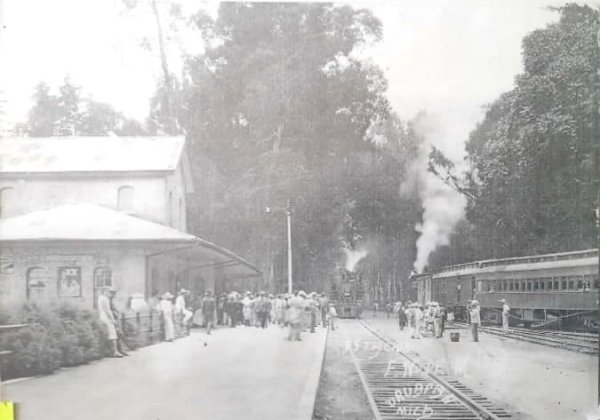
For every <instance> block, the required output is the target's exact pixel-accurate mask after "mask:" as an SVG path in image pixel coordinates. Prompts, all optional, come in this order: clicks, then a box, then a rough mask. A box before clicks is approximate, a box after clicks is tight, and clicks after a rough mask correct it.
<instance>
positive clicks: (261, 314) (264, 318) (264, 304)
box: [254, 292, 271, 328]
mask: <svg viewBox="0 0 600 420" xmlns="http://www.w3.org/2000/svg"><path fill="white" fill-rule="evenodd" d="M254 310H255V311H256V318H257V322H258V324H259V325H260V327H261V328H267V322H268V320H269V313H270V312H271V301H270V300H269V299H267V297H266V293H265V292H260V293H259V296H258V297H257V298H256V300H255V301H254Z"/></svg>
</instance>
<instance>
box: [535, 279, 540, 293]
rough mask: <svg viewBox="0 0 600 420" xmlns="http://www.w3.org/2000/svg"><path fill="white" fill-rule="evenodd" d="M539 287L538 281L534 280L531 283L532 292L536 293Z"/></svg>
mask: <svg viewBox="0 0 600 420" xmlns="http://www.w3.org/2000/svg"><path fill="white" fill-rule="evenodd" d="M539 287H540V283H539V281H538V280H535V281H534V282H533V290H534V291H536V290H538V289H539Z"/></svg>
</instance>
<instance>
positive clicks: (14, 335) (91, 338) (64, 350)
mask: <svg viewBox="0 0 600 420" xmlns="http://www.w3.org/2000/svg"><path fill="white" fill-rule="evenodd" d="M8 309H9V308H7V309H5V311H6V312H3V313H2V314H0V319H1V320H2V322H3V323H7V322H12V323H26V324H28V326H27V327H26V328H23V329H21V330H18V331H15V332H11V333H6V334H3V335H1V336H0V348H1V349H3V350H9V351H11V352H12V354H11V355H9V356H8V357H7V359H6V363H4V364H3V369H2V375H3V378H12V377H20V376H32V375H40V374H48V373H51V372H53V371H54V370H56V369H58V368H59V367H61V366H75V365H80V364H84V363H88V362H90V361H92V360H96V359H99V358H101V357H103V356H105V355H107V354H108V352H109V346H108V340H107V337H106V334H105V332H104V330H103V328H102V327H101V325H100V323H99V321H98V320H97V318H96V316H95V314H94V313H93V312H91V311H89V310H87V309H82V308H80V307H78V306H75V305H72V304H69V303H54V304H36V303H28V304H25V305H24V306H22V307H20V308H12V309H11V310H8Z"/></svg>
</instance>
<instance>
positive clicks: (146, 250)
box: [0, 137, 260, 307]
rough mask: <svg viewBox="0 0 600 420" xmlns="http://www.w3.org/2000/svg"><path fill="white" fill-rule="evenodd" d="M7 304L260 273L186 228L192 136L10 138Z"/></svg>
mask: <svg viewBox="0 0 600 420" xmlns="http://www.w3.org/2000/svg"><path fill="white" fill-rule="evenodd" d="M0 142H1V148H2V150H3V154H2V156H0V304H2V305H6V304H18V303H22V302H25V301H27V300H38V301H48V300H54V299H67V300H70V301H73V302H78V303H81V304H84V305H85V306H89V307H93V306H94V305H95V301H96V297H97V295H98V293H99V291H100V290H101V289H102V288H103V287H105V286H111V287H115V288H116V289H117V290H118V291H119V293H118V297H119V298H120V299H121V300H125V299H127V298H128V296H131V294H133V293H143V294H144V295H145V296H146V298H149V297H150V296H152V295H153V294H155V293H162V292H165V291H170V292H171V293H174V292H176V291H177V290H178V289H180V288H182V287H183V288H186V289H188V290H191V291H192V293H194V294H195V293H201V292H203V291H205V290H213V291H216V292H220V291H222V290H224V288H225V282H226V281H227V280H228V279H230V280H234V279H253V278H256V277H257V276H259V275H260V272H259V270H258V269H257V268H256V267H255V266H254V265H252V264H251V263H250V262H248V261H246V260H244V259H243V258H241V257H240V256H238V255H236V254H234V253H233V252H231V251H229V250H227V249H225V248H223V247H220V246H218V245H216V244H213V243H211V242H208V241H206V240H203V239H201V238H198V237H196V236H194V235H192V234H190V233H187V232H186V224H187V223H186V220H187V214H186V197H187V195H188V194H190V193H192V192H193V191H194V190H193V185H192V176H191V168H190V162H189V158H188V155H187V151H186V147H185V139H184V138H183V137H69V138H19V139H4V140H1V141H0Z"/></svg>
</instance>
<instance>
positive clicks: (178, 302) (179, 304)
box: [175, 289, 194, 328]
mask: <svg viewBox="0 0 600 420" xmlns="http://www.w3.org/2000/svg"><path fill="white" fill-rule="evenodd" d="M189 293H190V292H188V291H187V290H185V289H181V291H180V292H179V295H178V296H177V299H175V314H176V315H182V316H183V318H182V320H181V324H182V326H183V327H184V328H187V326H188V325H189V322H190V320H191V319H192V316H193V315H194V314H193V313H192V311H190V310H189V309H188V308H187V307H186V304H185V298H186V297H187V296H188V295H189Z"/></svg>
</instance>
